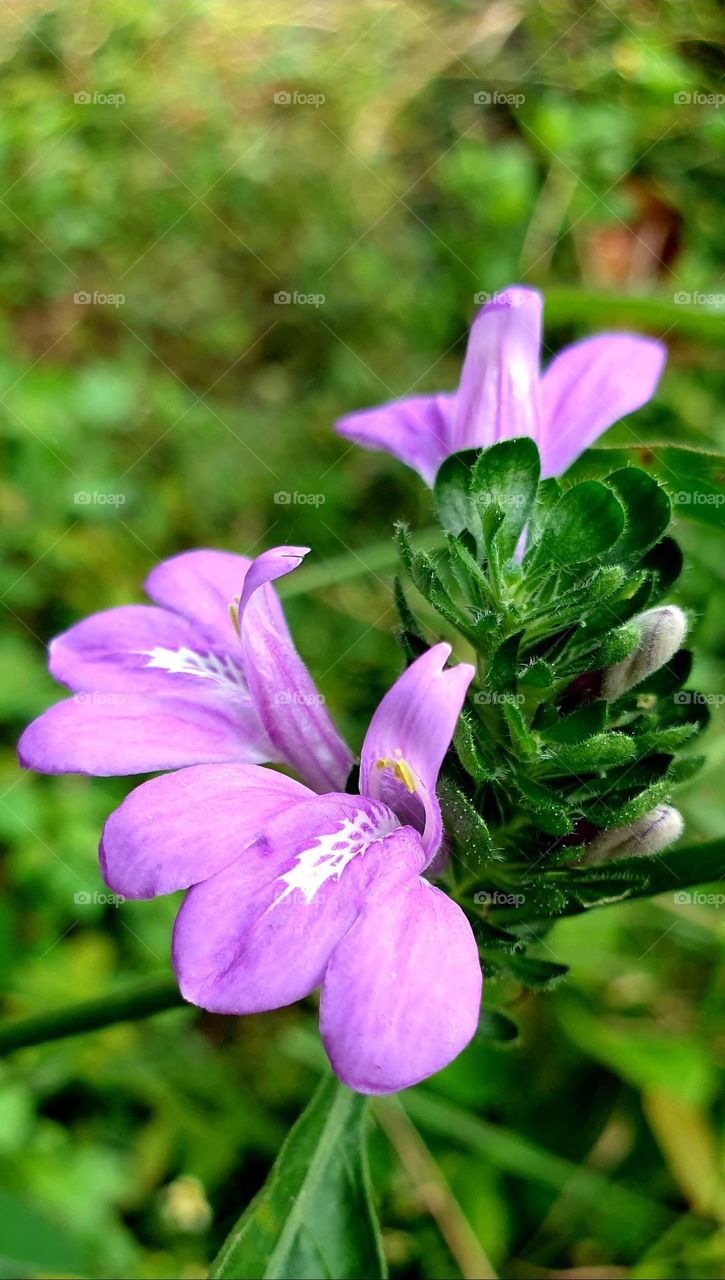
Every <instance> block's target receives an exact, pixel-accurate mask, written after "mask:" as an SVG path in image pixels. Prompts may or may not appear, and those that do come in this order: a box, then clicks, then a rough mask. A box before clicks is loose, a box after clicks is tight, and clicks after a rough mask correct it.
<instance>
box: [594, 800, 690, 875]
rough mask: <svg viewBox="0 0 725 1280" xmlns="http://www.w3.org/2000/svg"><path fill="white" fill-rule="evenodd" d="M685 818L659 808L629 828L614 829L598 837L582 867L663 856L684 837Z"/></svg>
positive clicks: (674, 810)
mask: <svg viewBox="0 0 725 1280" xmlns="http://www.w3.org/2000/svg"><path fill="white" fill-rule="evenodd" d="M684 825H685V824H684V822H683V821H682V814H681V813H679V812H678V810H677V809H673V808H672V806H671V805H669V804H658V805H657V807H656V808H655V809H650V811H649V813H645V814H643V815H642V817H641V818H637V819H636V820H635V821H634V822H629V823H627V825H626V827H612V828H611V829H610V830H609V831H600V832H599V835H597V836H595V837H594V839H593V840H592V842H591V844H590V845H589V848H588V850H587V852H586V854H585V856H584V858H583V859H582V862H581V863H580V864H579V865H580V866H581V865H586V864H591V863H597V862H611V861H613V860H614V859H616V858H638V857H641V856H642V855H644V854H652V853H659V852H660V851H661V850H662V849H666V848H667V846H668V844H672V843H673V841H675V840H677V839H678V838H679V837H680V836H681V835H682V831H683V828H684Z"/></svg>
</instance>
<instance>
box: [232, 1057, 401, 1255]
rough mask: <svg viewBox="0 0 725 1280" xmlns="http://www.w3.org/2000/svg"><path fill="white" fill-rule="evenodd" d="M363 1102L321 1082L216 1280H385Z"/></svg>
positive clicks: (236, 1231) (244, 1216)
mask: <svg viewBox="0 0 725 1280" xmlns="http://www.w3.org/2000/svg"><path fill="white" fill-rule="evenodd" d="M366 1102H367V1099H366V1098H364V1097H362V1096H361V1095H360V1094H358V1093H352V1092H351V1090H349V1089H346V1088H345V1086H344V1085H343V1084H340V1082H339V1081H338V1080H337V1079H335V1077H334V1076H328V1077H326V1078H325V1079H324V1080H323V1081H322V1082H321V1083H320V1085H319V1086H318V1088H317V1090H316V1092H315V1094H314V1096H313V1098H312V1100H311V1102H310V1103H309V1105H308V1106H307V1108H306V1109H305V1111H304V1112H303V1113H302V1115H301V1116H300V1118H299V1120H298V1121H297V1123H296V1124H295V1125H294V1127H293V1128H292V1129H291V1130H290V1132H289V1134H288V1135H287V1138H286V1140H285V1142H284V1144H283V1146H282V1149H281V1151H280V1153H279V1155H278V1157H277V1159H276V1161H275V1163H274V1166H273V1168H272V1172H271V1173H270V1175H269V1177H268V1179H267V1181H266V1183H265V1185H264V1187H263V1188H262V1190H261V1191H260V1192H259V1194H258V1195H257V1196H256V1197H255V1198H254V1200H253V1201H252V1203H251V1204H250V1205H249V1207H248V1208H247V1209H246V1211H245V1212H244V1213H243V1214H242V1216H241V1218H240V1219H239V1221H238V1223H237V1225H236V1226H235V1227H234V1229H233V1230H232V1232H231V1234H230V1235H229V1236H228V1237H227V1239H226V1241H225V1243H224V1245H223V1246H222V1248H221V1251H220V1252H219V1254H218V1256H217V1257H216V1259H215V1261H214V1263H213V1264H212V1267H211V1269H210V1272H209V1275H210V1278H211V1280H223V1278H225V1277H230V1278H233V1280H247V1278H248V1280H267V1278H268V1277H269V1278H272V1277H285V1278H290V1280H292V1278H294V1280H297V1278H302V1277H316V1276H332V1277H335V1280H358V1277H361V1276H364V1277H366V1278H367V1277H370V1278H371V1280H374V1278H375V1277H379V1276H385V1274H386V1270H385V1263H384V1260H383V1256H382V1251H381V1245H380V1233H379V1228H378V1224H377V1220H376V1217H375V1213H374V1210H373V1207H372V1203H371V1198H370V1186H369V1177H368V1170H367V1160H366V1156H365V1146H364V1118H365V1106H366Z"/></svg>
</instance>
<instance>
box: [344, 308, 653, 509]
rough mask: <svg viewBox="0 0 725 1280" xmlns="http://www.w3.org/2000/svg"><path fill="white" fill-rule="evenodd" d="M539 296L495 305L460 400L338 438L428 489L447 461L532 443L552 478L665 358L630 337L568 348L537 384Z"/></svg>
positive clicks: (480, 329)
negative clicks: (402, 466) (394, 461)
mask: <svg viewBox="0 0 725 1280" xmlns="http://www.w3.org/2000/svg"><path fill="white" fill-rule="evenodd" d="M541 310H542V301H541V295H540V294H539V293H538V292H537V291H536V290H535V289H525V288H523V287H521V286H512V287H511V288H509V289H504V290H503V291H502V292H501V293H498V294H496V295H494V297H493V298H492V299H491V301H490V302H488V303H487V304H486V306H485V307H483V309H482V310H481V311H480V312H479V313H478V315H477V317H476V319H475V320H474V322H473V326H472V328H471V333H470V337H469V340H468V349H467V351H466V358H465V360H464V362H463V370H462V372H461V380H460V383H459V385H458V390H457V391H455V392H452V393H450V394H440V395H422V396H410V397H409V398H407V399H402V400H394V401H391V402H390V403H389V404H384V405H380V406H379V407H378V408H375V409H362V410H360V411H359V412H357V413H350V414H348V415H347V416H346V417H344V418H341V419H340V421H339V422H338V423H337V424H336V429H337V431H339V432H340V434H341V435H343V436H346V437H347V438H348V439H349V440H354V441H355V443H356V444H360V445H362V446H363V447H364V448H367V449H383V450H386V451H387V452H388V453H392V454H394V455H395V457H396V458H400V460H401V461H402V462H405V463H407V464H408V466H410V467H413V468H414V469H415V470H416V471H418V472H419V473H420V475H421V476H422V477H423V479H424V480H425V482H426V484H429V485H432V484H433V481H434V479H435V474H436V472H437V470H438V468H439V466H440V465H441V463H442V462H443V460H444V458H447V457H448V456H449V454H452V453H457V452H458V451H459V450H461V449H479V448H482V447H483V446H485V445H490V444H495V443H496V442H497V441H498V440H510V439H513V437H514V436H531V437H532V439H533V440H535V441H536V443H537V445H538V447H539V452H540V454H541V465H542V476H543V477H544V478H546V477H547V476H558V475H561V474H562V472H564V471H566V469H567V467H569V466H570V465H571V463H572V462H573V461H574V460H575V458H578V457H579V454H580V453H583V451H584V450H585V449H587V448H588V447H589V446H590V445H591V444H593V443H594V441H595V440H596V439H597V438H598V437H599V436H600V435H601V434H602V432H603V431H606V429H607V427H611V425H612V423H614V422H617V421H618V420H619V419H620V418H623V417H624V416H625V415H626V414H628V413H633V412H634V410H635V409H639V408H640V407H641V406H642V405H643V404H646V402H647V401H648V400H649V399H650V397H651V396H652V395H653V394H654V391H655V388H656V386H657V383H658V381H659V377H660V374H661V372H662V367H663V365H664V362H665V358H666V351H665V348H664V347H663V345H662V343H661V342H656V341H655V340H654V339H652V338H642V337H638V336H637V335H634V334H628V333H607V334H600V335H598V336H597V337H596V338H585V339H584V341H582V342H576V343H574V345H573V346H571V347H565V349H564V350H563V351H561V352H560V353H559V355H558V356H556V357H555V358H554V359H553V360H552V362H551V364H550V365H549V367H548V369H547V370H546V372H545V373H544V374H543V376H539V360H540V351H541Z"/></svg>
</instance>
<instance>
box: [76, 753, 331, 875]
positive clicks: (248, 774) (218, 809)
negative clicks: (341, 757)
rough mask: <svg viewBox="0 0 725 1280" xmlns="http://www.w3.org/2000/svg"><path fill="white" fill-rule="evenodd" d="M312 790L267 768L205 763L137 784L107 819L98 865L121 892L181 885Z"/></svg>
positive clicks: (208, 870)
mask: <svg viewBox="0 0 725 1280" xmlns="http://www.w3.org/2000/svg"><path fill="white" fill-rule="evenodd" d="M311 796H312V792H311V791H308V789H307V787H303V786H302V784H301V783H299V782H294V781H293V779H292V778H287V777H286V776H285V775H284V774H283V773H277V772H276V771H275V770H274V769H262V768H260V767H259V766H258V765H244V764H228V765H224V764H211V765H196V766H195V767H193V768H190V769H181V770H180V771H179V772H178V773H171V774H166V775H164V776H163V777H161V778H152V779H151V781H150V782H144V783H143V785H142V786H140V787H137V788H136V790H135V791H132V792H131V794H130V795H129V796H128V797H127V799H126V800H124V802H123V804H122V805H120V806H119V808H118V809H116V810H115V812H114V813H112V814H111V816H110V818H109V819H108V821H107V822H106V825H105V827H104V830H103V837H102V839H101V848H100V858H101V871H102V873H103V878H104V880H105V881H106V884H107V885H109V887H110V888H111V889H113V891H114V892H115V893H120V894H123V896H124V897H126V898H153V897H156V895H157V894H160V893H174V892H175V891H176V890H177V889H188V887H189V885H192V884H198V883H199V882H200V881H202V880H207V879H208V878H209V876H212V875H215V874H216V873H217V872H218V871H221V870H222V869H223V868H224V867H226V866H228V865H229V863H230V862H233V861H234V859H235V858H237V857H239V854H240V853H242V851H243V850H244V849H246V848H247V847H248V846H249V845H250V844H252V843H253V842H254V840H256V839H257V838H258V837H259V836H260V835H261V834H262V832H263V830H264V828H265V826H266V825H267V823H268V822H269V821H270V819H271V818H273V817H275V816H276V815H277V814H278V813H281V812H282V811H283V810H284V809H288V808H290V807H291V806H292V805H293V804H297V803H299V802H300V801H301V800H306V799H309V798H310V797H311Z"/></svg>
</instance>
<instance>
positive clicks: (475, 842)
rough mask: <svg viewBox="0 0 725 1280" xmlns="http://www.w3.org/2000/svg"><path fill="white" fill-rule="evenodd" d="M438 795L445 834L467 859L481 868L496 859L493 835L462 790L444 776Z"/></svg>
mask: <svg viewBox="0 0 725 1280" xmlns="http://www.w3.org/2000/svg"><path fill="white" fill-rule="evenodd" d="M438 795H439V798H440V802H441V811H442V813H443V821H444V823H445V826H446V830H447V831H449V832H450V833H451V835H453V836H454V838H455V840H456V843H457V844H458V845H459V846H460V848H461V849H462V851H463V852H464V853H465V855H466V856H467V857H468V858H470V859H471V860H472V861H474V862H475V863H476V864H477V865H479V866H480V865H482V864H485V863H487V862H490V861H491V860H492V859H494V858H496V856H497V855H496V852H495V850H494V847H493V841H492V839H491V832H490V831H489V829H488V827H487V825H486V823H485V821H484V819H483V818H482V817H481V815H480V813H479V812H478V810H477V809H474V807H473V805H472V804H471V801H470V800H469V799H468V797H467V796H466V795H465V794H464V792H463V791H462V790H461V788H460V787H459V786H457V785H456V783H455V782H453V781H452V779H451V778H448V777H447V776H446V775H445V774H443V775H442V777H441V778H440V780H439V783H438Z"/></svg>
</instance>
